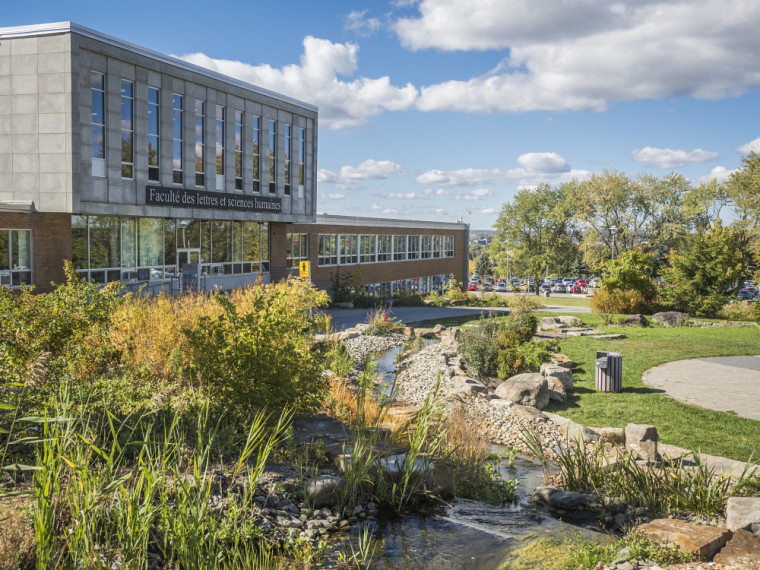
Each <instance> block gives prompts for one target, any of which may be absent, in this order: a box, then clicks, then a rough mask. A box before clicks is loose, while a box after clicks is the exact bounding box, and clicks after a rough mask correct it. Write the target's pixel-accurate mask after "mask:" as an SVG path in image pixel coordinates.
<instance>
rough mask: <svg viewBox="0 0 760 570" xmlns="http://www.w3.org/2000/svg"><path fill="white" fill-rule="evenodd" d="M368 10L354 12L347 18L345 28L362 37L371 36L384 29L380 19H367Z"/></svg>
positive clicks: (344, 23)
mask: <svg viewBox="0 0 760 570" xmlns="http://www.w3.org/2000/svg"><path fill="white" fill-rule="evenodd" d="M367 12H368V10H361V11H359V10H354V11H352V12H350V13H349V14H348V16H346V17H345V19H344V22H343V27H344V28H345V29H346V30H351V31H352V32H355V33H357V34H358V35H360V36H371V35H372V34H374V33H375V32H376V31H378V30H379V29H380V28H381V27H382V23H381V22H380V20H379V19H378V18H367V17H366V16H367Z"/></svg>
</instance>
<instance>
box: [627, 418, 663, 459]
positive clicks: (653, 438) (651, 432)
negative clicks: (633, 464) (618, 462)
mask: <svg viewBox="0 0 760 570" xmlns="http://www.w3.org/2000/svg"><path fill="white" fill-rule="evenodd" d="M659 439H660V437H659V435H658V434H657V428H656V427H654V426H652V425H647V424H628V425H627V426H625V445H626V447H628V449H630V450H631V452H632V453H634V454H635V455H637V456H638V458H639V459H643V460H645V461H658V459H659V455H658V452H657V442H658V441H659Z"/></svg>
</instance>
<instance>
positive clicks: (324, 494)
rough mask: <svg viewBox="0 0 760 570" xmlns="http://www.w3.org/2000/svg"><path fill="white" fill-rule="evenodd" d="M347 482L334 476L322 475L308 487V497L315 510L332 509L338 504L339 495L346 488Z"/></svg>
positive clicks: (310, 482)
mask: <svg viewBox="0 0 760 570" xmlns="http://www.w3.org/2000/svg"><path fill="white" fill-rule="evenodd" d="M346 484H347V483H346V480H345V479H343V478H342V477H334V476H333V475H320V476H319V477H317V478H316V479H312V480H311V481H309V483H308V485H306V496H307V497H308V498H309V500H310V501H311V502H312V503H313V504H314V507H315V508H322V507H331V506H333V505H335V504H336V503H337V502H338V495H339V494H340V493H341V492H343V491H344V490H345V488H346Z"/></svg>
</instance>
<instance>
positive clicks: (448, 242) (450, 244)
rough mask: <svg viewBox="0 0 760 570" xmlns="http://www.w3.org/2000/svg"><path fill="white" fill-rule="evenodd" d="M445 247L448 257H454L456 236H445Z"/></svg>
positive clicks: (445, 253)
mask: <svg viewBox="0 0 760 570" xmlns="http://www.w3.org/2000/svg"><path fill="white" fill-rule="evenodd" d="M443 248H444V255H445V256H446V257H454V236H444V242H443Z"/></svg>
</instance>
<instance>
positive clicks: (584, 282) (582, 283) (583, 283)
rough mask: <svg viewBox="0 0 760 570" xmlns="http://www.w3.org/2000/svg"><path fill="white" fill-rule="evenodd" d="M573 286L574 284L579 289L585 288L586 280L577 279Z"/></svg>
mask: <svg viewBox="0 0 760 570" xmlns="http://www.w3.org/2000/svg"><path fill="white" fill-rule="evenodd" d="M575 284H576V285H578V286H580V287H585V286H586V285H588V283H586V280H585V279H578V280H577V281H576V282H575Z"/></svg>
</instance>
